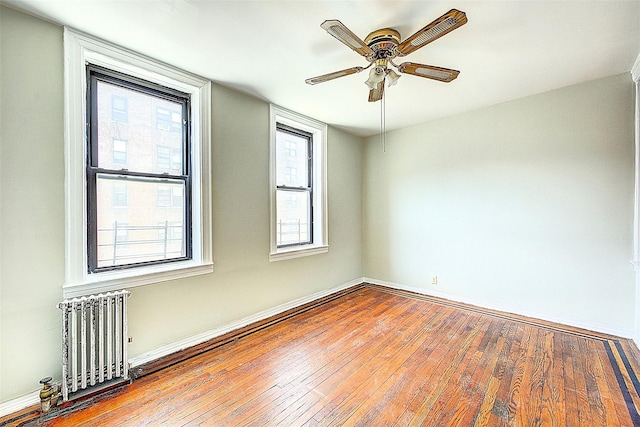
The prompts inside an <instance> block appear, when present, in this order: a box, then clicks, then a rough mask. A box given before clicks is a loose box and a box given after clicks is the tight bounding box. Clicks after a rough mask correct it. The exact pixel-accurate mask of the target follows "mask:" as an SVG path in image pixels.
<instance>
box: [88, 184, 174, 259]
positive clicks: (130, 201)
mask: <svg viewBox="0 0 640 427" xmlns="http://www.w3.org/2000/svg"><path fill="white" fill-rule="evenodd" d="M184 185H185V184H184V182H182V181H173V182H160V181H153V180H151V181H150V180H146V179H141V178H131V177H117V176H113V175H107V174H98V175H97V194H96V195H97V200H98V201H99V202H98V209H97V222H98V227H97V230H96V231H97V242H96V247H97V267H98V268H105V267H113V266H121V265H126V264H135V263H142V262H151V261H160V260H170V259H175V258H183V257H185V246H186V242H185V240H184V234H183V229H184V223H185V207H184V204H183V197H182V194H184ZM110 201H112V202H110ZM110 206H113V208H112V209H111V208H110ZM123 207H124V208H126V209H123ZM165 223H170V224H171V228H172V233H173V234H169V235H166V234H165V235H164V236H174V237H172V239H171V240H170V241H167V240H166V239H165V238H164V237H163V238H158V233H159V232H160V231H162V232H163V233H164V232H165V230H166V228H165V225H164V224H165ZM159 224H160V225H159ZM177 228H179V229H180V231H179V232H178V231H177V230H176V229H177ZM125 233H126V235H127V243H128V245H127V246H126V248H124V247H122V246H121V245H120V244H119V243H118V242H121V241H122V239H116V236H118V234H120V235H122V234H125ZM178 235H179V236H181V237H180V238H176V237H175V236H178ZM125 249H126V250H125Z"/></svg>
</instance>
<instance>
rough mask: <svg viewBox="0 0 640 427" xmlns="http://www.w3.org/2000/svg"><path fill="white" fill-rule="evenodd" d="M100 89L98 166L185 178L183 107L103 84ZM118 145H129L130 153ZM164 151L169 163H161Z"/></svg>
mask: <svg viewBox="0 0 640 427" xmlns="http://www.w3.org/2000/svg"><path fill="white" fill-rule="evenodd" d="M97 85H98V86H97V89H98V93H97V96H98V100H97V105H98V111H97V117H98V164H97V166H98V167H100V168H104V169H116V170H120V169H123V168H126V169H127V170H130V171H134V172H145V173H169V174H174V175H181V174H183V161H182V152H183V145H182V144H183V139H182V119H181V118H182V117H183V111H182V110H183V106H182V104H180V103H177V102H172V101H167V100H165V99H162V98H160V97H156V96H152V95H148V94H144V93H140V92H138V91H135V90H132V89H127V88H123V87H121V86H118V85H115V84H111V83H106V82H103V81H98V83H97ZM125 114H126V119H125ZM116 141H120V142H121V141H127V143H126V146H125V150H126V151H124V152H123V150H122V146H121V145H120V146H116V144H118V143H117V142H116ZM160 147H163V149H164V150H165V151H166V152H167V154H165V155H166V158H167V159H168V160H167V161H164V162H163V161H161V160H160V159H161V158H160V153H159V151H158V149H159V148H160ZM175 153H177V156H178V157H177V158H176V154H175ZM123 163H126V166H123Z"/></svg>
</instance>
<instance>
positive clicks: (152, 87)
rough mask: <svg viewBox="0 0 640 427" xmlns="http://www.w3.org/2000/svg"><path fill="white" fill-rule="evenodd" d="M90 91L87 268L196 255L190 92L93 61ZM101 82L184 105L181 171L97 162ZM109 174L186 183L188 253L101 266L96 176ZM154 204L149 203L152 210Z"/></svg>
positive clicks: (88, 70) (94, 269) (115, 267)
mask: <svg viewBox="0 0 640 427" xmlns="http://www.w3.org/2000/svg"><path fill="white" fill-rule="evenodd" d="M86 79H87V86H86V87H87V91H86V92H87V93H86V101H87V102H86V109H87V110H86V115H87V129H86V132H87V133H86V143H87V155H86V161H85V165H86V183H87V230H86V233H87V239H86V240H87V271H88V272H89V273H100V272H105V271H113V270H126V269H132V268H137V267H143V266H149V265H157V264H167V263H174V262H180V261H187V260H191V259H192V258H193V234H192V222H193V212H192V209H193V207H192V180H193V176H192V170H193V169H192V164H191V162H192V159H191V145H192V141H191V138H192V132H191V96H190V95H189V94H187V93H183V92H180V91H178V90H175V89H171V88H167V87H165V86H162V85H159V84H156V83H152V82H149V81H147V80H143V79H140V78H137V77H134V76H130V75H127V74H123V73H120V72H117V71H114V70H110V69H108V68H104V67H100V66H97V65H93V64H87V65H86ZM98 82H105V83H108V84H113V85H116V86H120V87H122V88H125V89H129V90H133V91H137V92H140V93H143V94H146V95H150V96H154V97H158V98H161V99H164V100H167V101H171V102H176V103H179V104H181V105H182V106H183V108H182V111H183V126H182V141H183V156H182V173H181V174H171V173H168V172H162V173H152V172H138V171H130V170H128V169H125V168H121V169H115V168H113V169H107V168H100V167H99V166H98V165H99V163H98V148H99V144H98V96H97V85H98ZM98 174H100V175H106V176H107V177H112V178H114V179H123V178H124V179H132V180H140V181H145V180H146V181H150V182H158V183H162V182H166V181H168V180H171V181H175V180H177V181H182V182H183V183H184V189H185V190H184V202H183V203H184V212H185V215H184V221H185V232H186V236H185V241H184V245H185V255H184V256H182V257H175V258H170V259H160V260H153V261H144V262H133V263H128V264H121V265H110V266H104V267H98V234H97V232H98V221H97V217H98V203H97V176H98ZM153 207H154V206H151V205H150V206H149V208H150V209H152V208H153Z"/></svg>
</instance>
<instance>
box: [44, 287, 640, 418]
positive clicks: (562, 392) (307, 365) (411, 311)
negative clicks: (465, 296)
mask: <svg viewBox="0 0 640 427" xmlns="http://www.w3.org/2000/svg"><path fill="white" fill-rule="evenodd" d="M638 360H639V358H638V351H637V348H636V347H635V346H634V345H633V344H632V343H631V342H630V341H628V340H624V339H620V338H616V337H611V336H606V335H601V334H596V333H591V332H587V331H582V330H578V329H573V328H567V327H563V326H559V325H555V324H551V323H546V322H540V321H534V320H531V319H526V318H522V317H517V316H510V315H506V314H504V313H499V312H493V311H488V310H484V309H479V308H477V307H471V306H465V305H463V304H457V303H452V302H450V301H444V300H439V299H436V298H431V297H425V296H422V295H416V294H411V293H408V292H402V291H396V290H391V289H388V288H382V287H378V286H373V285H362V286H358V287H355V288H353V290H352V291H351V292H349V293H345V294H344V295H342V296H341V297H339V298H337V299H334V300H331V301H328V302H326V303H324V304H322V305H321V306H316V307H312V308H310V309H309V310H307V311H305V312H303V313H300V314H297V315H295V316H291V317H289V318H286V319H284V320H282V321H280V322H277V323H274V324H270V325H268V326H267V327H264V328H262V329H260V330H257V331H255V332H252V333H251V334H249V335H247V336H244V337H242V338H240V339H237V340H235V341H232V342H230V343H227V344H224V345H222V346H220V347H218V348H215V349H213V350H210V351H207V352H206V353H203V354H200V355H198V356H196V357H193V358H191V359H189V360H187V361H185V362H181V363H178V364H175V365H173V366H171V367H169V368H166V369H163V370H160V371H157V372H155V373H152V374H149V375H147V376H144V377H142V378H140V379H137V380H136V381H134V382H133V383H132V384H131V385H128V386H127V387H125V388H124V389H123V390H122V391H119V392H117V393H113V394H112V395H111V396H110V397H109V399H105V400H102V401H100V402H98V403H97V404H95V405H93V406H90V407H88V408H85V409H82V410H79V411H75V412H72V413H69V414H66V415H63V416H60V417H58V418H56V419H54V420H51V421H49V422H48V423H46V425H49V426H63V425H73V426H95V425H101V426H105V425H107V426H111V425H113V426H116V425H117V426H138V425H154V426H155V425H167V426H192V425H193V426H195V425H214V426H226V425H255V426H263V425H287V426H316V425H320V426H329V425H332V426H333V425H366V426H371V425H380V426H392V425H397V426H407V425H428V426H447V425H457V426H503V425H504V426H534V425H550V426H551V425H554V426H640V415H639V412H638V410H639V408H640V383H639V382H638V376H637V373H638V372H639V371H638V367H639V364H638Z"/></svg>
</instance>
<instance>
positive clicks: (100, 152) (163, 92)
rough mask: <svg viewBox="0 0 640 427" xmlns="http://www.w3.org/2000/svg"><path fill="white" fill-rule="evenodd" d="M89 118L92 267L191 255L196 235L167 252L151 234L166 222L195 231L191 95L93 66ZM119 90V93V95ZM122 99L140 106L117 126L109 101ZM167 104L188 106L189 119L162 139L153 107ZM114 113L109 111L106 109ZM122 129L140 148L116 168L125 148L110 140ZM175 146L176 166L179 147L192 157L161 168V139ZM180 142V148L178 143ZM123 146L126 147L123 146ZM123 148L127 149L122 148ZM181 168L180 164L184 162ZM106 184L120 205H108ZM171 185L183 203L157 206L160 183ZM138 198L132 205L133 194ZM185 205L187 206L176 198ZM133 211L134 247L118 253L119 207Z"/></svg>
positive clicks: (126, 265) (89, 70)
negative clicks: (157, 160)
mask: <svg viewBox="0 0 640 427" xmlns="http://www.w3.org/2000/svg"><path fill="white" fill-rule="evenodd" d="M87 81H88V85H87V99H88V105H89V107H88V108H87V115H88V117H87V123H88V124H89V131H88V141H87V152H88V156H87V208H88V212H87V217H88V219H89V222H88V225H89V226H88V230H87V249H88V258H89V259H88V270H89V272H90V273H96V272H100V271H106V270H113V269H124V268H134V267H139V266H142V265H149V264H158V263H165V262H169V261H177V260H187V259H191V236H189V235H185V236H184V239H185V241H184V242H182V244H181V247H182V248H183V250H182V251H181V252H177V253H176V252H172V253H170V254H167V252H166V251H163V250H162V249H163V247H162V242H157V241H154V240H152V239H150V238H149V234H155V233H153V231H152V230H153V229H154V228H155V224H156V223H157V222H158V220H163V221H172V222H175V221H180V222H182V223H183V224H184V228H185V229H186V230H191V199H190V197H189V194H191V180H192V176H191V170H192V168H191V164H190V161H189V159H190V158H191V156H190V155H189V147H190V146H191V143H190V140H189V135H190V134H191V132H190V130H189V126H188V123H190V120H189V114H190V111H191V108H190V104H191V96H190V95H189V94H186V93H183V92H180V91H176V90H173V89H170V88H167V87H164V86H159V85H157V84H154V83H152V82H149V81H146V80H141V79H139V78H135V77H133V76H130V75H127V74H122V73H118V72H115V71H112V70H109V69H106V68H103V67H98V66H95V65H89V66H88V67H87ZM114 92H117V96H116V95H115V94H114ZM115 98H118V99H120V100H125V102H124V104H125V105H127V106H128V108H129V110H130V111H131V112H132V119H131V120H129V121H128V123H126V124H124V125H122V126H116V125H115V123H114V122H115V120H112V122H109V120H108V119H107V118H105V117H103V116H104V115H106V114H105V113H106V112H108V111H109V110H108V107H109V101H110V100H112V99H115ZM157 104H167V110H168V109H169V108H171V109H172V110H177V111H180V112H181V116H182V120H181V121H180V122H182V123H185V125H184V127H183V129H182V132H180V133H176V134H172V135H171V136H172V137H171V138H169V141H167V139H166V138H162V139H161V138H159V137H157V136H156V135H155V134H154V133H153V132H152V131H151V132H150V130H151V129H152V128H153V124H154V121H155V118H154V117H153V115H151V114H149V112H150V111H153V106H154V105H157ZM106 116H107V117H108V115H106ZM114 133H117V134H118V135H124V136H126V137H128V139H127V140H128V141H131V142H130V144H131V145H132V150H133V151H135V152H136V153H137V155H136V156H135V157H132V158H131V161H130V162H129V164H128V168H127V169H122V168H119V167H115V166H114V165H113V156H112V157H110V156H108V155H107V153H108V152H109V151H113V152H118V150H116V147H115V146H114V147H113V148H112V150H110V148H111V147H109V146H108V143H109V142H112V143H115V142H116V141H118V142H122V141H121V140H118V139H115V138H114V135H113V134H114ZM160 141H162V142H163V143H170V144H172V148H167V150H168V152H169V157H168V158H169V164H170V166H173V165H171V153H172V151H173V152H175V151H179V152H180V153H179V156H178V158H179V159H185V162H183V163H182V164H180V165H177V166H176V167H175V168H172V169H171V172H172V173H168V172H166V171H161V170H156V168H155V167H154V165H153V162H152V161H150V159H151V158H152V155H151V154H152V153H153V152H154V151H156V149H157V150H158V152H160V148H166V147H158V143H159V142H160ZM176 147H179V148H176ZM119 148H120V149H121V148H122V146H120V147H119ZM119 151H121V150H119ZM178 166H179V167H178ZM103 182H112V183H113V184H112V185H113V205H112V206H109V205H108V204H106V203H104V201H105V200H106V197H105V195H106V194H108V193H107V191H104V190H106V189H105V185H104V184H103ZM161 186H164V187H168V188H169V191H170V200H169V202H170V206H173V207H177V208H179V209H173V210H171V211H168V210H166V209H157V207H158V206H157V205H156V204H153V203H152V202H151V200H152V199H153V194H154V193H156V192H159V187H161ZM174 193H175V194H185V195H187V197H180V198H175V197H172V195H173V194H174ZM129 194H130V195H131V199H132V200H134V201H135V203H130V204H129V203H127V199H128V197H129ZM176 202H177V203H179V204H176ZM125 206H126V207H127V208H128V209H129V211H130V212H129V215H128V217H129V218H130V222H131V223H130V224H129V228H128V232H129V235H128V242H129V243H130V245H131V248H133V247H134V245H135V250H129V251H127V253H126V254H122V255H120V256H118V257H116V256H112V254H114V253H116V248H117V241H116V240H114V239H113V235H114V230H112V229H111V228H110V227H109V225H110V224H113V223H114V221H116V220H117V219H118V218H117V217H118V215H119V214H120V212H119V210H114V209H113V208H114V207H125Z"/></svg>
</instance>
